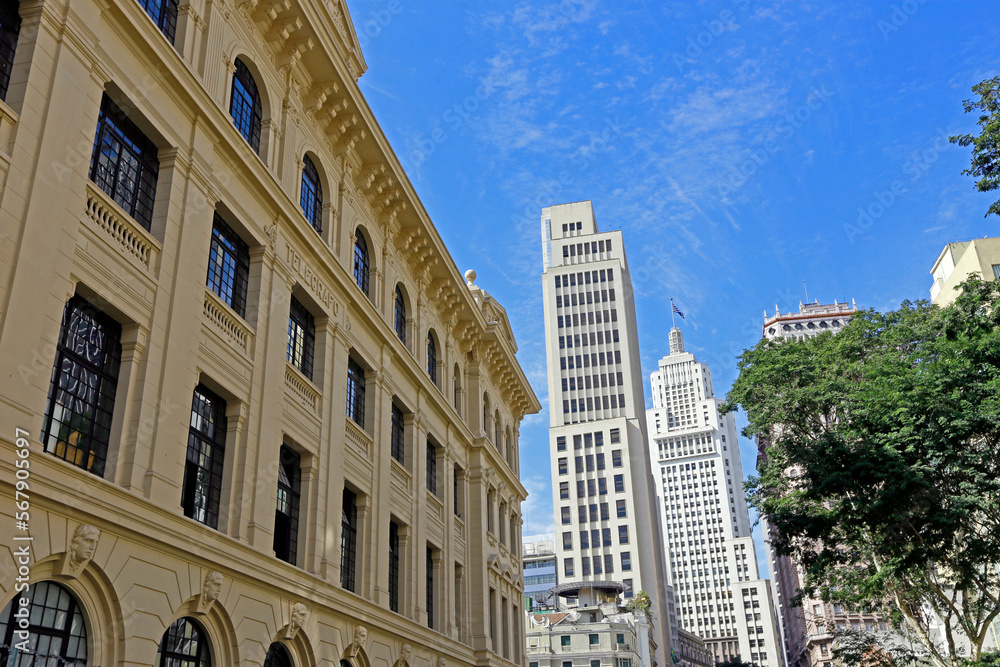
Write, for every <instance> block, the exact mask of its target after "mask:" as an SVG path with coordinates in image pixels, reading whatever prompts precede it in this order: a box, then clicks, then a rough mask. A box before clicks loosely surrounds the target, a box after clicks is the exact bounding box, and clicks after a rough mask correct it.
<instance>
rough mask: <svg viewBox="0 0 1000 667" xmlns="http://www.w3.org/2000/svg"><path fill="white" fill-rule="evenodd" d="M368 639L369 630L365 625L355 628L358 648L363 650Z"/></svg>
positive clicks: (355, 643)
mask: <svg viewBox="0 0 1000 667" xmlns="http://www.w3.org/2000/svg"><path fill="white" fill-rule="evenodd" d="M367 639H368V629H367V628H365V626H363V625H355V626H354V645H355V646H356V647H358V648H363V647H364V645H365V640H367Z"/></svg>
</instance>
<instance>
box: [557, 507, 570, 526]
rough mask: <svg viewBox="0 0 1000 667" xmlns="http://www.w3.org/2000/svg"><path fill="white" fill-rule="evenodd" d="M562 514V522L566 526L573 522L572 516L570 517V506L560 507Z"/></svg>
mask: <svg viewBox="0 0 1000 667" xmlns="http://www.w3.org/2000/svg"><path fill="white" fill-rule="evenodd" d="M560 515H561V520H562V523H563V525H564V526H565V525H566V524H569V523H572V522H573V520H572V518H570V515H569V508H568V507H561V508H560Z"/></svg>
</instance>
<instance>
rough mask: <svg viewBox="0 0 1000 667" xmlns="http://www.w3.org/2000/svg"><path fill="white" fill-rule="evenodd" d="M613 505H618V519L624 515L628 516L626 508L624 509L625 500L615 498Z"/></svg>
mask: <svg viewBox="0 0 1000 667" xmlns="http://www.w3.org/2000/svg"><path fill="white" fill-rule="evenodd" d="M615 505H616V506H617V507H618V518H619V519H624V518H625V517H627V516H628V510H627V509H626V505H625V501H624V500H617V501H615Z"/></svg>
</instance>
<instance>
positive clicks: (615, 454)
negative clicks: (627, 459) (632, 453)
mask: <svg viewBox="0 0 1000 667" xmlns="http://www.w3.org/2000/svg"><path fill="white" fill-rule="evenodd" d="M611 465H612V466H613V467H615V468H621V467H622V450H620V449H612V450H611Z"/></svg>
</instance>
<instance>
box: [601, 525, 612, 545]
mask: <svg viewBox="0 0 1000 667" xmlns="http://www.w3.org/2000/svg"><path fill="white" fill-rule="evenodd" d="M601 540H602V542H603V544H604V546H606V547H610V546H611V529H610V528H601Z"/></svg>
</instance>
